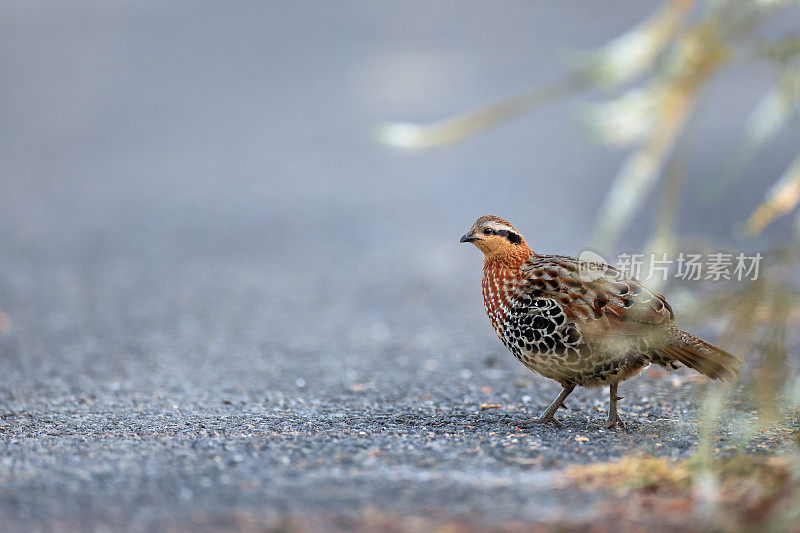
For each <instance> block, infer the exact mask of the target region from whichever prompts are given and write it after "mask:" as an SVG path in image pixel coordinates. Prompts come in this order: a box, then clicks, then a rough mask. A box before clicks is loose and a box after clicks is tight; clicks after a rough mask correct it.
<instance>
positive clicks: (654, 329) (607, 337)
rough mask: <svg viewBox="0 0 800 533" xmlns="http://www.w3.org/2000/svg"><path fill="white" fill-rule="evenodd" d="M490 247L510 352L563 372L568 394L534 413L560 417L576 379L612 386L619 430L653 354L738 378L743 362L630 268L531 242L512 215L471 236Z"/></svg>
mask: <svg viewBox="0 0 800 533" xmlns="http://www.w3.org/2000/svg"><path fill="white" fill-rule="evenodd" d="M460 242H462V243H471V244H473V245H475V246H476V247H477V248H478V249H479V250H480V251H481V252H483V276H482V283H481V285H482V293H483V303H484V308H485V309H486V314H487V315H488V316H489V320H490V321H491V323H492V327H493V328H494V331H495V333H497V336H498V337H499V339H500V341H501V342H502V343H503V344H504V345H505V347H506V348H508V350H509V351H511V353H512V354H513V355H514V356H515V357H516V358H517V359H518V360H519V361H520V362H522V364H524V365H525V366H526V367H528V368H529V369H530V370H533V371H534V372H536V373H538V374H540V375H542V376H544V377H546V378H549V379H552V380H555V381H557V382H558V383H559V384H560V385H561V387H562V390H561V393H560V394H559V395H558V397H556V399H555V400H553V402H552V403H551V404H550V405H549V406H548V407H547V409H545V410H544V412H543V413H542V414H541V415H540V416H539V417H538V418H536V419H535V420H534V422H538V423H550V424H553V425H556V426H560V425H561V423H560V422H559V421H558V420H557V419H556V417H555V416H554V415H555V413H556V411H557V410H558V409H559V408H560V407H564V408H566V405H565V404H564V400H565V399H566V398H567V396H569V395H570V394H571V393H572V391H573V390H574V389H575V387H576V386H579V385H580V386H583V387H598V386H608V387H609V407H608V419H607V420H606V423H605V426H606V427H607V428H609V429H613V428H616V427H618V426H621V427H622V428H624V427H625V426H624V423H623V422H622V419H621V418H620V416H619V412H618V410H617V401H619V400H621V399H622V397H621V396H617V392H618V386H619V383H620V382H622V381H624V380H626V379H628V378H631V377H633V376H635V375H636V374H638V373H639V372H640V371H641V370H642V369H644V368H645V367H647V366H648V365H649V364H651V363H655V364H658V365H660V366H662V367H664V368H666V369H667V370H676V369H677V368H679V366H680V365H684V366H687V367H689V368H692V369H694V370H696V371H698V372H700V373H701V374H703V375H705V376H708V377H709V378H712V379H722V380H727V381H731V380H733V379H734V378H735V376H736V375H738V373H739V371H738V368H739V366H740V365H741V364H742V361H741V360H740V359H739V358H737V357H735V356H733V355H731V354H729V353H728V352H726V351H724V350H722V349H720V348H718V347H716V346H714V345H713V344H711V343H709V342H706V341H704V340H702V339H700V338H699V337H696V336H694V335H692V334H691V333H687V332H686V331H682V330H680V329H678V327H677V326H675V313H674V312H673V310H672V307H671V306H670V305H669V303H667V300H666V299H665V298H664V296H662V295H661V294H659V293H658V292H656V291H654V290H653V289H651V288H650V287H648V286H647V285H646V284H645V283H643V282H641V281H639V280H637V279H635V278H633V277H632V276H630V275H629V274H628V273H627V272H625V271H622V270H620V269H617V268H615V267H613V266H611V265H608V264H605V263H603V262H593V263H591V264H590V263H587V262H585V261H581V260H580V259H577V258H575V257H569V256H564V255H543V254H538V253H536V252H534V251H533V250H531V248H530V247H529V246H528V244H527V242H526V241H525V238H524V237H523V236H522V234H521V233H520V232H519V231H517V230H516V229H515V228H514V226H512V225H511V224H510V223H509V222H508V221H506V220H504V219H502V218H500V217H497V216H493V215H484V216H482V217H480V218H478V220H476V221H475V223H474V224H473V225H472V227H471V228H470V229H469V231H468V232H467V233H466V234H465V235H464V236H463V237H461V241H460Z"/></svg>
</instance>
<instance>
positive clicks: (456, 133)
mask: <svg viewBox="0 0 800 533" xmlns="http://www.w3.org/2000/svg"><path fill="white" fill-rule="evenodd" d="M586 85H587V78H586V76H585V75H584V74H583V73H580V72H577V73H574V74H572V75H570V76H567V77H565V78H563V79H560V80H557V81H555V82H553V83H550V84H548V85H544V86H542V87H539V88H537V89H534V90H532V91H529V92H526V93H522V94H517V95H514V96H511V97H509V98H506V99H505V100H501V101H499V102H496V103H494V104H491V105H489V106H487V107H485V108H483V109H480V110H478V111H475V112H472V113H466V114H464V115H457V116H455V117H450V118H446V119H443V120H439V121H437V122H432V123H430V124H412V123H408V122H387V123H385V124H382V125H381V126H380V127H379V128H378V131H377V133H376V136H377V138H378V140H379V141H380V142H381V143H383V144H386V145H388V146H392V147H394V148H402V149H406V150H412V149H424V148H434V147H437V146H442V145H445V144H450V143H454V142H456V141H460V140H462V139H464V138H465V137H468V136H470V135H473V134H475V133H477V132H479V131H483V130H486V129H488V128H490V127H492V126H494V125H497V124H499V123H501V122H505V121H506V120H509V119H511V118H513V117H515V116H517V115H520V114H522V113H524V112H526V111H530V110H532V109H534V108H536V107H538V106H540V105H543V104H545V103H547V102H549V101H551V100H554V99H556V98H562V97H564V96H566V95H567V94H569V93H571V92H574V91H577V90H580V89H582V88H584V87H586Z"/></svg>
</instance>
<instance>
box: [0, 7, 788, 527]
mask: <svg viewBox="0 0 800 533" xmlns="http://www.w3.org/2000/svg"><path fill="white" fill-rule="evenodd" d="M395 5H396V4H395ZM492 5H493V6H494V7H492V8H489V7H486V6H485V5H483V4H481V3H474V4H469V6H468V7H464V6H463V5H462V4H461V3H457V4H452V5H450V6H449V7H446V6H445V4H442V5H440V6H438V7H436V8H434V9H433V10H432V12H430V13H427V14H425V16H423V14H421V13H423V12H422V11H420V10H421V9H422V8H423V7H424V6H423V5H422V4H420V5H419V6H416V7H417V8H419V9H417V10H415V9H411V8H407V9H403V10H400V9H399V8H396V7H392V4H380V3H373V2H370V3H368V4H357V3H342V4H339V3H337V4H336V7H333V5H332V4H328V3H319V4H316V5H314V6H311V5H309V6H303V7H301V6H297V5H295V4H291V5H289V4H287V5H285V6H277V5H270V4H268V3H259V2H254V3H249V4H247V3H242V4H236V6H229V5H227V4H219V5H216V6H214V5H204V6H202V7H197V6H191V5H189V4H184V3H180V2H174V3H171V2H167V3H161V2H158V3H154V4H147V3H136V2H132V3H111V4H108V5H105V6H98V5H97V4H95V3H86V4H82V3H76V4H74V5H73V6H71V7H69V8H67V7H65V6H62V5H54V4H49V3H35V2H26V3H18V4H6V5H4V6H3V10H4V16H3V17H2V19H3V22H2V24H3V25H4V26H5V27H4V28H3V31H2V32H0V62H2V69H0V70H2V71H3V72H4V76H3V78H2V80H1V81H0V90H2V96H3V97H2V98H0V113H2V115H3V116H4V117H6V119H4V126H3V129H2V130H0V131H1V132H2V139H0V140H1V141H2V142H0V156H2V157H0V159H1V160H2V161H3V175H2V178H0V311H2V313H3V314H2V315H0V376H2V379H0V521H2V529H3V530H4V531H14V530H19V531H28V530H31V529H40V530H68V531H71V530H86V529H96V530H104V528H106V529H108V528H111V529H130V530H164V529H174V530H204V529H219V528H222V529H225V528H228V529H248V530H263V529H270V528H284V529H285V528H289V529H291V528H292V527H297V528H300V529H303V528H308V529H318V530H331V529H337V528H339V529H358V528H362V529H367V530H369V529H372V530H374V529H391V528H397V529H432V528H434V527H437V525H441V524H448V523H451V522H453V521H455V523H457V524H461V525H463V526H465V527H467V526H469V525H472V526H475V527H489V526H492V527H507V528H510V529H514V528H517V527H522V525H521V524H531V523H541V524H557V523H559V524H562V525H563V524H567V525H569V524H572V525H580V524H585V523H591V522H592V521H593V520H595V519H596V517H597V515H598V513H599V512H601V511H602V508H603V501H604V500H603V498H604V495H603V494H602V493H598V492H596V491H593V490H588V489H587V490H581V489H579V488H575V487H571V486H569V485H568V484H567V483H565V482H564V477H563V474H564V472H565V471H566V469H568V468H569V467H570V465H573V464H579V463H589V462H595V461H604V460H611V459H616V458H620V457H622V456H624V455H628V454H643V453H646V454H654V455H663V456H669V457H685V456H687V455H688V454H690V453H691V452H692V450H693V448H694V447H695V446H696V445H697V442H698V434H697V426H698V423H697V419H698V418H699V416H700V413H699V410H698V402H699V401H700V400H699V399H700V398H702V393H703V391H704V390H705V387H706V386H707V385H706V384H705V382H703V381H702V380H697V379H694V378H693V377H692V376H691V374H689V373H687V372H683V371H680V372H677V373H672V374H669V375H667V374H666V373H663V372H660V371H657V372H656V371H654V372H646V373H645V374H644V375H642V376H641V377H639V378H636V379H634V380H631V381H630V382H627V383H625V384H624V385H623V386H622V387H621V394H622V395H623V396H624V397H625V399H624V401H623V402H621V411H622V414H623V416H624V417H625V419H626V420H627V425H628V429H627V431H616V430H606V429H603V425H602V423H603V420H604V417H605V412H604V411H605V406H606V394H607V393H606V392H605V391H601V390H592V391H586V390H578V391H576V392H575V393H573V395H572V396H571V397H570V398H569V401H568V402H567V403H568V405H569V406H570V407H571V410H570V411H565V412H562V413H561V415H560V417H561V419H562V420H563V422H564V427H562V428H552V427H539V426H530V425H528V422H529V421H530V420H531V418H533V417H534V416H536V415H537V414H538V413H539V412H540V411H541V410H542V409H544V408H545V407H546V406H547V404H548V403H549V402H550V401H551V400H552V399H553V397H555V395H556V394H557V392H558V386H557V385H556V384H555V383H552V382H549V381H547V380H545V379H543V378H539V377H536V376H534V375H533V374H531V373H530V372H528V371H526V370H525V369H523V368H522V367H521V366H520V365H519V364H518V363H517V362H516V361H515V360H514V359H513V357H512V356H510V354H508V353H507V352H506V351H505V349H504V348H503V347H502V346H501V345H500V344H499V342H498V341H497V339H496V338H495V336H494V334H493V333H492V331H491V328H490V326H489V323H488V320H486V318H485V317H484V316H483V309H482V302H481V300H480V281H479V277H480V257H479V254H478V252H477V251H475V250H474V249H472V248H471V247H468V246H465V245H459V244H458V242H457V241H458V238H459V236H460V235H461V234H462V233H463V231H464V230H465V229H466V228H467V227H468V226H469V225H470V224H471V223H472V222H473V220H474V219H475V218H476V217H477V216H479V215H481V214H483V213H484V212H493V213H495V214H498V215H503V216H507V217H508V218H509V219H511V220H512V221H513V222H514V223H515V224H516V225H517V226H519V227H520V229H522V230H523V231H524V232H525V233H526V236H527V237H528V240H529V241H531V242H533V245H534V247H535V248H537V249H539V250H542V251H547V252H560V253H573V254H575V253H577V252H578V251H579V250H580V246H581V243H583V242H585V240H586V239H587V238H588V236H589V234H590V233H591V222H592V220H593V218H594V213H595V209H596V208H597V205H598V202H599V201H600V199H601V198H602V193H603V192H604V190H605V188H606V187H607V184H608V181H609V180H610V179H611V177H612V176H613V175H614V172H615V169H616V168H617V166H618V165H619V162H620V160H621V157H622V156H623V155H624V154H620V153H613V152H610V151H607V150H606V149H603V148H600V147H593V146H587V145H583V144H580V143H578V142H577V141H576V140H575V135H574V133H575V132H574V128H573V124H571V123H570V121H569V119H568V117H569V116H570V115H569V114H568V113H569V111H568V109H569V108H566V107H564V106H555V107H553V108H552V109H548V110H545V111H542V113H540V114H537V115H536V118H535V119H531V120H521V121H517V122H514V123H512V124H509V125H508V126H505V127H504V128H503V129H501V130H495V131H493V132H490V133H488V134H487V135H486V136H484V137H483V138H481V139H477V140H472V141H469V142H468V143H466V144H464V145H461V146H459V147H454V148H448V149H446V150H443V151H439V152H431V153H427V154H417V155H407V154H397V153H393V152H389V151H387V150H385V149H382V148H380V147H378V146H377V145H376V144H375V143H374V142H373V139H372V138H371V137H370V133H369V130H370V128H371V127H372V126H373V125H374V124H376V123H377V122H378V121H379V120H380V119H383V118H408V119H430V118H437V117H438V116H441V115H442V114H446V113H450V112H458V111H463V110H465V109H470V108H471V107H473V106H474V105H476V104H477V103H479V102H485V101H489V100H491V99H493V98H495V97H497V96H501V95H505V94H509V93H511V92H514V91H516V90H520V89H524V88H526V87H528V86H530V85H533V84H535V83H538V82H541V81H543V80H546V79H549V78H550V77H551V76H552V75H555V74H556V73H557V72H559V70H560V69H561V67H560V66H559V65H558V62H557V60H556V57H555V56H556V51H557V49H559V48H561V47H566V46H567V45H569V46H572V47H576V48H580V47H585V48H589V47H591V46H594V45H597V44H598V43H601V42H603V41H604V40H605V39H607V38H609V37H611V36H613V35H615V34H616V33H617V32H619V31H621V30H622V29H624V28H626V27H628V26H630V25H631V24H632V23H634V22H636V21H637V20H640V19H641V18H642V17H644V16H645V15H646V14H647V13H648V12H649V11H650V9H651V7H650V6H643V5H642V4H641V3H638V2H627V3H622V2H620V3H619V5H617V6H615V7H614V9H613V10H612V11H613V13H609V12H608V11H607V8H606V7H601V6H594V7H591V6H589V5H586V6H584V7H583V8H580V9H578V8H574V9H573V8H570V7H567V6H562V7H559V8H557V9H545V8H543V7H542V6H538V5H528V4H524V3H519V2H505V3H502V5H501V3H493V4H492ZM498 6H500V7H498ZM411 7H413V6H411ZM453 10H458V12H459V13H461V14H462V16H463V17H464V18H463V19H461V20H460V22H458V23H457V22H455V21H454V20H453V18H452V17H451V14H452V13H454V12H455V11H453ZM568 21H570V22H571V23H567V22H568ZM784 22H785V21H784ZM790 22H791V21H790ZM531 28H535V29H538V31H531ZM778 29H780V28H778ZM775 31H778V30H775ZM759 72H761V71H756V74H758V73H759ZM761 74H765V72H761ZM732 76H734V77H736V76H738V77H740V79H741V81H742V83H733V84H731V86H732V87H735V89H734V90H732V91H729V92H728V93H727V95H728V98H729V100H730V101H733V102H734V103H736V102H739V104H737V105H740V104H741V106H742V108H744V107H743V106H744V105H745V104H746V103H748V102H753V101H754V100H755V99H756V98H757V97H758V95H759V94H760V93H761V90H762V89H761V88H760V86H757V85H755V82H753V81H752V80H753V79H754V78H753V71H752V70H751V71H748V70H746V69H745V71H744V72H740V73H737V74H733V75H732ZM712 94H713V93H712ZM710 105H711V110H710V111H709V117H710V119H709V121H708V124H706V123H704V124H706V125H704V126H703V128H704V129H703V131H704V132H706V133H708V134H709V135H707V136H704V138H707V139H709V140H708V142H707V143H704V144H703V145H702V148H701V152H702V153H701V155H702V156H703V157H699V158H698V159H697V160H698V161H700V163H698V164H700V165H708V168H709V169H710V168H713V167H714V164H715V155H719V154H720V153H723V152H724V151H725V148H726V146H727V145H726V144H725V143H726V142H729V141H730V142H733V141H734V140H735V138H736V137H735V135H734V134H733V133H731V132H732V131H735V128H734V125H735V124H738V122H736V120H739V121H741V120H742V117H741V116H739V117H738V119H737V118H736V117H735V116H733V114H731V113H730V112H729V109H732V108H737V105H731V104H730V102H728V104H726V105H721V106H718V105H716V104H715V102H714V99H713V98H712V99H710ZM793 131H796V129H795V130H793ZM789 137H790V138H791V136H789ZM795 138H796V137H795ZM712 140H713V142H712ZM793 149H794V148H793V147H791V146H790V145H789V143H786V144H781V143H780V142H779V143H778V144H777V145H776V147H774V148H773V149H772V150H773V152H770V153H768V154H767V155H768V156H769V157H767V158H765V161H764V164H763V165H761V167H760V169H759V170H760V172H762V173H763V175H765V176H767V175H777V174H779V173H780V171H782V169H783V168H785V166H786V165H787V164H788V161H789V160H790V158H791V156H792V152H791V150H793ZM717 159H718V158H717ZM588 176H592V177H593V178H592V179H588V178H587V177H588ZM595 177H596V178H595ZM556 183H557V184H559V185H558V186H555V185H554V184H556ZM751 201H752V186H742V187H741V188H740V189H735V190H733V191H732V192H731V193H730V194H729V195H728V197H727V198H726V202H727V205H728V206H729V207H728V209H726V210H725V211H724V212H715V213H711V214H709V213H708V212H707V210H706V209H705V208H701V207H699V206H698V205H696V204H694V203H692V200H691V199H688V200H687V207H686V217H685V219H683V222H682V223H683V224H685V225H686V228H685V229H687V230H688V229H691V228H693V227H694V228H702V230H703V231H706V232H707V233H709V234H711V235H717V236H720V238H721V239H723V240H724V239H725V238H729V233H728V231H729V228H730V226H731V224H733V223H734V222H735V221H736V220H738V219H737V218H736V217H737V216H738V215H740V214H741V213H744V212H746V209H745V207H747V206H749V205H750V203H751ZM566 206H569V208H568V212H567V211H565V210H566V209H567V207H566ZM740 208H741V209H740ZM737 209H738V210H737ZM637 227H639V228H640V229H637V230H633V231H632V232H631V234H630V235H627V236H626V242H627V243H630V246H631V247H635V246H638V245H639V243H640V242H641V239H642V237H643V236H644V234H645V233H646V231H647V229H648V226H647V224H641V225H637ZM778 228H779V229H778V232H780V231H784V232H786V233H787V234H788V232H790V231H791V228H790V226H789V225H788V224H787V225H786V226H780V225H779V226H778ZM781 228H783V229H781ZM683 325H684V326H686V327H687V328H691V325H690V324H683ZM701 333H704V334H709V335H711V336H712V337H713V334H714V331H713V330H705V331H702V332H701ZM751 417H752V410H751V406H749V405H748V404H747V402H746V401H733V402H732V403H731V404H730V405H729V406H728V410H727V411H726V414H725V417H724V422H723V438H722V439H721V440H720V446H723V447H724V445H725V442H726V441H725V437H724V435H725V434H726V433H727V432H729V431H730V430H731V428H734V427H735V426H736V425H737V424H740V423H743V422H745V421H747V420H748V419H750V418H751ZM759 444H762V445H763V446H765V447H766V448H770V447H774V446H778V445H779V443H777V442H773V441H772V440H771V439H770V438H769V437H763V438H762V439H761V440H758V439H757V440H756V441H754V443H753V446H754V447H757V446H758V445H759Z"/></svg>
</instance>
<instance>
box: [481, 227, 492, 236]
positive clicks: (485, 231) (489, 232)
mask: <svg viewBox="0 0 800 533" xmlns="http://www.w3.org/2000/svg"><path fill="white" fill-rule="evenodd" d="M492 233H494V230H493V229H492V228H486V229H485V230H483V234H484V235H491V234H492Z"/></svg>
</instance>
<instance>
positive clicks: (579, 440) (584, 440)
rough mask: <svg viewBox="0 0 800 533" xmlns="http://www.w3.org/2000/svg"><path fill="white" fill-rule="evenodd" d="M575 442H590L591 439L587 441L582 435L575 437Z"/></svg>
mask: <svg viewBox="0 0 800 533" xmlns="http://www.w3.org/2000/svg"><path fill="white" fill-rule="evenodd" d="M575 440H576V441H578V442H589V439H587V438H586V437H581V436H580V435H579V436H577V437H575Z"/></svg>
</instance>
